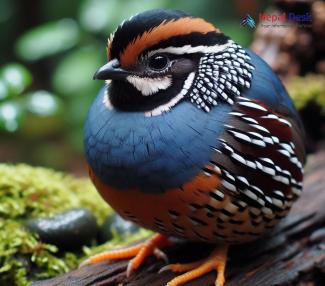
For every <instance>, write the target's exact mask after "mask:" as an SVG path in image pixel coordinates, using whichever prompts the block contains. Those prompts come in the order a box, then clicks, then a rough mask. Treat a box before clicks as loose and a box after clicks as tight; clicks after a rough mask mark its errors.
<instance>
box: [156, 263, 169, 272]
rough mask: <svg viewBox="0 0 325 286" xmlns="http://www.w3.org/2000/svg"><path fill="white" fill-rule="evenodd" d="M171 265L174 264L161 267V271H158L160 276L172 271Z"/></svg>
mask: <svg viewBox="0 0 325 286" xmlns="http://www.w3.org/2000/svg"><path fill="white" fill-rule="evenodd" d="M171 265H172V264H168V265H166V266H164V267H161V268H160V269H159V271H158V274H160V273H163V272H165V271H169V270H171Z"/></svg>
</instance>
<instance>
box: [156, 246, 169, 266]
mask: <svg viewBox="0 0 325 286" xmlns="http://www.w3.org/2000/svg"><path fill="white" fill-rule="evenodd" d="M153 254H154V255H155V256H156V257H157V259H160V260H163V261H164V262H165V263H169V259H168V257H167V255H166V253H165V252H163V251H162V250H160V249H159V248H157V247H156V248H155V249H154V250H153Z"/></svg>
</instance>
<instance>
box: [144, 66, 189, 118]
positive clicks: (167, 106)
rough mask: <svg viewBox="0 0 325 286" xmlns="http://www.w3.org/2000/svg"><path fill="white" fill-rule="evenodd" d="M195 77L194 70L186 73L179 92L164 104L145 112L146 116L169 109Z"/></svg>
mask: <svg viewBox="0 0 325 286" xmlns="http://www.w3.org/2000/svg"><path fill="white" fill-rule="evenodd" d="M194 77H195V72H192V73H190V74H189V75H188V77H187V79H186V80H185V82H184V85H183V88H182V90H181V91H180V93H179V94H177V95H176V96H175V97H173V98H172V99H171V100H170V101H168V102H167V103H166V104H163V105H160V106H158V107H157V108H155V109H153V110H151V111H148V112H146V113H145V115H146V116H148V117H149V116H157V115H161V114H162V113H164V112H167V111H169V110H170V109H171V108H172V107H173V106H174V105H176V104H177V102H179V101H180V100H181V99H182V98H183V97H184V96H185V95H186V94H187V92H188V90H189V88H190V87H191V85H192V83H193V81H194Z"/></svg>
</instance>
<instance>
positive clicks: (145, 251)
mask: <svg viewBox="0 0 325 286" xmlns="http://www.w3.org/2000/svg"><path fill="white" fill-rule="evenodd" d="M168 245H170V242H169V241H168V238H167V237H165V236H163V235H161V234H155V235H154V236H153V237H151V238H149V239H148V240H146V241H145V242H143V243H140V244H138V245H135V246H131V247H128V248H124V249H118V250H112V251H107V252H104V253H100V254H97V255H94V256H91V257H90V258H88V259H87V260H85V261H84V262H83V263H81V265H80V266H81V267H82V266H84V265H88V264H96V263H99V262H102V261H106V260H112V259H126V258H132V257H133V258H132V259H131V260H130V262H129V265H128V268H127V272H126V274H127V276H130V275H131V273H132V272H133V271H134V270H136V269H138V268H139V267H140V266H141V264H142V263H143V261H144V260H145V259H146V258H147V257H148V256H150V255H152V254H154V255H155V256H156V257H157V258H158V259H163V260H164V261H166V262H167V261H168V259H167V256H166V254H165V253H163V252H162V251H161V250H160V249H159V248H162V247H166V246H168Z"/></svg>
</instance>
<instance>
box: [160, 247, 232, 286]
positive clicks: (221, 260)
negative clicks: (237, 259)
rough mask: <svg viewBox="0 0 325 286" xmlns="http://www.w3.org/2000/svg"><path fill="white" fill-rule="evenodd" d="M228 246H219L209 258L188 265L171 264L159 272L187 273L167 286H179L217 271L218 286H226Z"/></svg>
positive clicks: (216, 283)
mask: <svg viewBox="0 0 325 286" xmlns="http://www.w3.org/2000/svg"><path fill="white" fill-rule="evenodd" d="M227 251H228V246H226V245H220V246H218V247H217V248H216V249H215V250H214V251H213V252H212V253H211V254H210V256H209V257H208V258H206V259H203V260H200V261H196V262H192V263H187V264H169V265H167V266H165V267H163V268H162V269H160V271H159V272H162V271H166V270H170V271H172V272H185V273H184V274H181V275H179V276H177V277H175V278H174V279H172V280H171V281H169V282H168V283H167V285H166V286H179V285H182V284H184V283H186V282H189V281H191V280H194V279H196V278H198V277H200V276H203V275H204V274H206V273H208V272H210V271H213V270H216V271H217V272H218V275H217V279H216V282H215V285H216V286H223V285H224V284H225V268H226V261H227Z"/></svg>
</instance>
